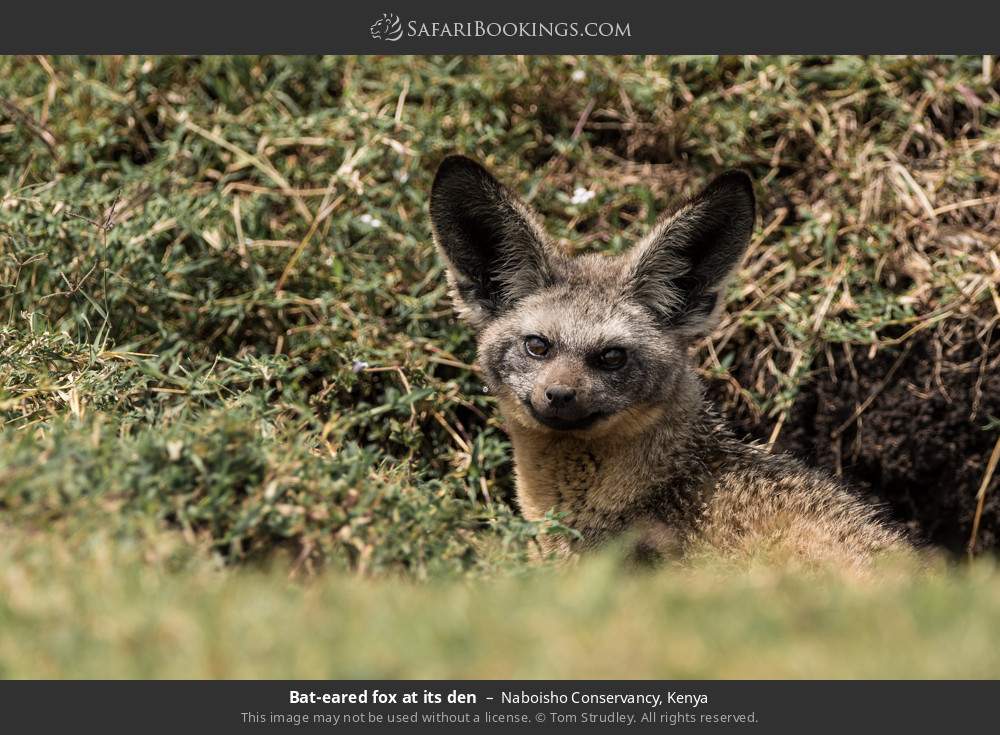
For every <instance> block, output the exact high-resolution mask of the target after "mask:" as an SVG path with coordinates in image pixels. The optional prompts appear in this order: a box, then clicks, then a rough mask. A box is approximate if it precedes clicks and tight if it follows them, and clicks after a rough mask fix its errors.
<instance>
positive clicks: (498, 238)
mask: <svg viewBox="0 0 1000 735" xmlns="http://www.w3.org/2000/svg"><path fill="white" fill-rule="evenodd" d="M430 208H431V224H432V226H433V228H434V241H435V242H436V243H437V246H438V248H439V249H440V250H441V253H442V254H443V255H444V258H445V260H446V261H447V264H448V281H449V283H450V284H451V286H452V294H453V296H454V297H455V304H456V307H457V309H458V312H459V315H460V316H462V317H463V318H465V319H467V320H468V321H469V322H470V323H471V324H472V325H473V326H474V327H476V328H481V327H483V326H484V325H485V324H486V323H487V322H488V321H489V320H490V319H492V318H494V317H495V316H497V315H498V314H499V313H500V312H502V311H503V310H504V309H506V308H508V307H510V306H511V305H512V304H514V303H516V302H517V301H518V300H520V299H522V298H524V297H525V296H527V295H528V294H531V293H534V292H535V291H537V290H538V289H540V288H544V287H545V286H547V285H549V284H550V283H551V282H552V274H551V270H550V263H549V257H550V255H549V254H548V253H547V252H546V251H547V247H546V245H545V235H544V234H543V232H542V229H541V227H540V226H539V225H538V223H537V221H536V218H535V216H534V214H533V213H532V212H531V210H530V209H529V208H528V206H527V205H526V204H524V203H523V202H522V201H521V200H520V199H518V198H517V196H515V195H514V194H513V193H511V192H510V191H509V190H508V189H507V188H506V187H505V186H504V185H503V184H501V183H500V182H499V181H497V180H496V179H495V178H493V176H492V175H491V174H490V173H489V171H487V170H486V169H485V168H483V167H482V166H480V165H479V164H478V163H476V162H475V161H472V160H470V159H468V158H465V157H464V156H449V157H448V158H446V159H444V161H442V162H441V165H440V166H439V167H438V170H437V175H436V176H435V177H434V185H433V186H432V188H431V207H430Z"/></svg>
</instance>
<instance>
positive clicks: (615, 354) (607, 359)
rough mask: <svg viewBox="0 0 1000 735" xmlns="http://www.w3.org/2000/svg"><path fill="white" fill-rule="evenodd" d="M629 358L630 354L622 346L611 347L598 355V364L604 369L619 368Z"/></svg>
mask: <svg viewBox="0 0 1000 735" xmlns="http://www.w3.org/2000/svg"><path fill="white" fill-rule="evenodd" d="M627 359H628V355H627V354H626V352H625V350H623V349H622V348H621V347H611V348H609V349H606V350H604V352H602V353H601V354H600V356H599V357H598V364H599V365H600V366H601V368H602V369H604V370H617V369H618V368H620V367H621V366H622V365H624V364H625V361H626V360H627Z"/></svg>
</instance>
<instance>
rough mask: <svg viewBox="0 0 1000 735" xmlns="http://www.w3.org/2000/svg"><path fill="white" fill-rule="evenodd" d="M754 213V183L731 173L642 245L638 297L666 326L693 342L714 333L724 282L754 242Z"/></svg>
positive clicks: (680, 211)
mask: <svg viewBox="0 0 1000 735" xmlns="http://www.w3.org/2000/svg"><path fill="white" fill-rule="evenodd" d="M755 209H756V206H755V202H754V194H753V184H752V183H751V181H750V177H749V176H748V175H747V174H745V173H744V172H742V171H727V172H726V173H724V174H722V175H721V176H719V177H718V178H716V179H715V180H714V181H712V183H711V184H709V185H708V186H707V187H706V188H705V189H704V190H703V191H702V192H701V193H700V194H698V195H697V196H696V197H695V198H694V199H692V200H691V201H690V202H688V204H686V205H685V206H684V207H682V208H681V209H680V210H679V211H678V212H677V213H676V214H675V215H674V216H673V217H672V218H671V219H669V220H668V221H667V222H666V223H665V224H664V225H663V226H662V228H661V230H660V231H659V232H656V233H655V234H654V236H653V238H652V239H651V240H650V241H649V242H647V243H645V244H644V245H643V250H642V251H641V253H640V256H639V260H638V263H637V264H636V267H635V273H636V276H635V283H636V288H637V295H638V296H639V297H640V298H641V299H643V300H644V301H646V303H648V304H649V306H650V307H651V308H652V309H653V310H654V311H655V312H656V313H657V314H658V315H659V316H660V317H661V319H662V321H663V323H664V325H665V326H668V327H671V328H673V329H675V330H678V331H681V332H684V333H687V334H689V335H690V336H692V337H697V336H701V335H703V334H706V333H707V332H708V331H710V330H711V328H712V326H713V322H714V319H715V316H716V314H717V313H718V310H719V308H720V307H721V305H722V299H723V292H724V289H725V286H726V282H727V281H728V279H729V276H730V275H731V274H732V273H733V271H734V270H735V269H736V268H737V267H738V266H739V264H740V261H741V260H742V258H743V254H744V253H745V252H746V248H747V245H748V244H749V242H750V236H751V234H752V233H753V227H754V218H755Z"/></svg>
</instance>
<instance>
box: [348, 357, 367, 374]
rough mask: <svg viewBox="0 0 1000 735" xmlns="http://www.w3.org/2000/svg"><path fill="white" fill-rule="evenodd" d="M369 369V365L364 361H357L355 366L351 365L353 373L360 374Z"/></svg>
mask: <svg viewBox="0 0 1000 735" xmlns="http://www.w3.org/2000/svg"><path fill="white" fill-rule="evenodd" d="M367 369H368V363H367V362H365V361H364V360H355V361H354V364H353V365H351V372H352V373H360V372H362V371H364V370H367Z"/></svg>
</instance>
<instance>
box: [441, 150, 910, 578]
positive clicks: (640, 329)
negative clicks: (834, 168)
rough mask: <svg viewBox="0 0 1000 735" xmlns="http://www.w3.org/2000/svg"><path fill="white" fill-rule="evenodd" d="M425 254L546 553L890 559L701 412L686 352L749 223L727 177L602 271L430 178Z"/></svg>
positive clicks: (825, 492)
mask: <svg viewBox="0 0 1000 735" xmlns="http://www.w3.org/2000/svg"><path fill="white" fill-rule="evenodd" d="M431 219H432V224H433V228H434V236H435V241H436V243H437V245H438V247H439V249H440V251H441V253H442V254H443V256H444V258H445V260H446V263H447V266H448V278H449V282H450V284H451V288H452V294H453V297H454V300H455V304H456V308H457V310H458V312H459V315H460V316H461V317H462V318H464V319H465V320H466V321H467V322H468V323H469V324H471V325H472V327H473V328H474V329H475V330H476V333H477V342H478V363H479V366H480V368H481V370H482V373H483V376H484V379H485V382H486V384H487V386H488V387H489V389H490V391H491V392H493V393H494V394H495V395H496V396H497V399H498V402H499V405H500V409H501V412H502V413H503V415H504V418H505V425H506V429H507V431H508V433H509V435H510V438H511V442H512V444H513V447H514V462H515V468H516V473H517V500H518V504H519V506H520V508H521V511H522V512H523V513H524V515H525V516H526V517H527V518H529V519H533V520H537V519H541V518H543V517H544V516H545V515H546V514H547V513H549V512H550V511H554V512H556V513H560V514H562V518H563V523H565V524H566V525H568V526H570V527H571V528H573V529H575V530H576V531H577V532H578V534H579V536H578V537H577V538H575V539H569V538H564V537H555V536H553V537H548V538H547V540H546V542H545V543H547V544H548V547H549V549H550V550H552V551H554V552H557V553H561V554H573V553H575V552H578V551H583V550H586V549H590V548H594V547H597V546H599V545H601V544H603V543H605V542H607V541H609V540H611V539H615V538H617V537H619V536H623V535H629V536H630V537H631V538H633V539H634V543H635V546H634V550H635V554H636V556H637V557H638V558H641V559H651V560H655V559H657V558H664V557H669V558H676V557H682V556H685V555H687V554H690V553H692V552H693V551H694V550H696V549H703V548H706V547H707V548H712V549H717V550H720V551H722V552H724V553H726V554H733V555H741V556H748V555H755V554H757V553H760V552H766V553H775V552H776V553H779V554H788V555H790V556H793V557H795V558H797V559H799V560H801V561H803V562H806V563H813V562H815V563H833V564H839V565H846V566H848V567H856V568H859V569H863V568H864V567H866V566H867V564H868V562H869V560H870V559H871V557H872V556H873V555H874V554H875V553H876V552H879V551H882V550H886V549H890V548H904V547H905V542H904V540H903V538H902V536H901V535H900V534H899V533H898V532H897V531H896V530H894V529H893V528H891V527H890V526H888V525H886V524H885V523H883V522H882V521H881V520H880V519H879V517H878V513H877V512H876V509H875V508H874V507H873V506H870V505H868V504H866V503H864V502H862V501H861V500H860V499H859V498H857V497H856V496H855V495H854V494H853V493H851V492H850V491H849V490H848V489H846V488H845V487H843V486H842V485H841V484H840V483H838V482H837V481H836V480H834V479H833V478H832V477H829V476H828V475H826V474H824V473H822V472H819V471H816V470H812V469H809V468H807V467H806V466H804V465H803V464H801V463H800V462H798V461H797V460H795V459H793V458H792V457H789V456H786V455H774V454H770V453H768V452H766V451H765V450H763V449H762V448H759V447H757V446H754V445H750V444H746V443H743V442H740V441H738V440H737V439H736V438H734V436H733V435H732V434H731V433H730V431H729V430H728V429H727V427H726V426H725V424H724V422H723V421H722V420H721V419H720V418H719V417H718V416H717V415H716V413H715V411H714V409H713V408H712V406H711V405H710V404H709V403H708V402H707V401H706V399H705V397H704V393H703V388H702V385H701V382H700V380H699V378H698V376H697V374H696V372H695V370H694V366H693V364H692V362H691V359H690V356H689V351H690V349H689V348H690V347H691V345H692V344H693V343H694V342H696V341H697V340H698V339H700V338H701V337H703V336H705V335H707V334H708V333H709V331H710V330H711V329H712V327H713V326H714V324H715V321H716V319H717V315H718V311H719V309H720V308H721V306H722V302H723V296H724V289H725V286H726V283H727V281H728V279H729V277H730V276H731V275H732V273H733V271H734V270H735V269H736V268H737V267H738V266H739V263H740V261H741V260H742V257H743V254H744V252H745V250H746V247H747V244H748V242H749V239H750V235H751V233H752V230H753V225H754V219H755V203H754V195H753V188H752V185H751V182H750V179H749V177H747V176H746V174H744V173H742V172H739V171H732V172H728V173H725V174H723V175H721V176H720V177H719V178H717V179H716V180H715V181H713V182H712V183H711V184H710V185H709V186H708V187H707V188H706V189H705V190H704V191H703V192H702V193H701V194H699V195H698V196H696V197H695V198H694V199H692V200H690V201H688V202H687V203H686V204H684V205H683V206H682V207H680V208H679V209H678V210H676V211H675V212H673V213H671V214H668V215H666V216H664V217H663V218H661V219H660V220H659V221H658V222H657V223H656V224H655V225H654V227H653V228H652V230H651V231H650V233H649V234H648V235H647V237H646V238H645V239H643V240H642V241H641V242H639V243H637V244H636V245H634V246H633V247H632V248H631V249H630V250H628V251H627V252H625V253H624V254H621V255H618V256H613V257H612V256H603V255H599V254H588V255H580V256H576V257H571V256H569V255H566V254H564V253H562V252H560V251H559V250H558V249H557V248H556V247H555V246H553V245H552V244H551V243H550V242H549V240H548V238H547V237H546V235H545V234H544V232H543V230H542V228H541V226H540V224H539V222H538V218H537V217H536V215H535V214H534V213H533V212H532V211H531V210H530V209H529V207H528V206H527V205H526V204H525V203H524V202H522V201H521V200H520V199H519V198H518V197H517V196H516V195H514V194H513V193H512V192H511V191H510V190H509V189H507V188H506V187H505V186H503V185H502V184H501V183H500V182H498V181H497V180H496V179H495V178H494V177H493V176H492V175H491V174H490V173H489V172H488V171H487V170H486V169H484V168H483V167H482V166H480V165H479V164H477V163H475V162H473V161H471V160H469V159H467V158H464V157H460V156H451V157H449V158H446V159H445V160H444V161H443V162H442V163H441V165H440V167H439V169H438V172H437V176H436V177H435V181H434V185H433V189H432V193H431Z"/></svg>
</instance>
